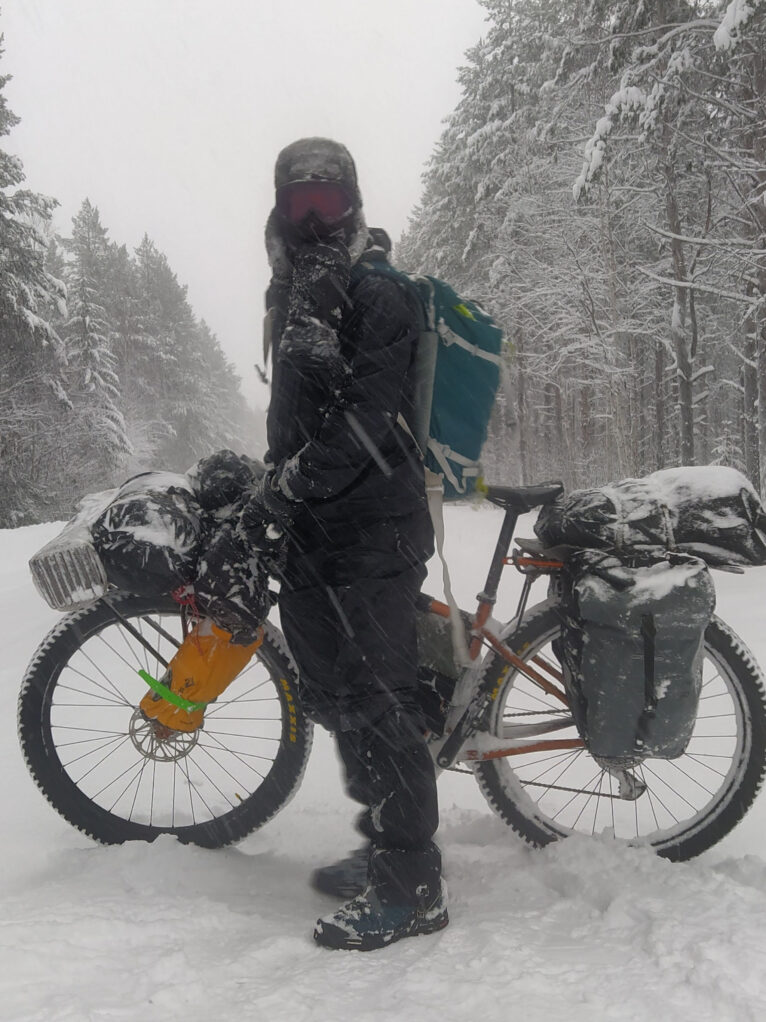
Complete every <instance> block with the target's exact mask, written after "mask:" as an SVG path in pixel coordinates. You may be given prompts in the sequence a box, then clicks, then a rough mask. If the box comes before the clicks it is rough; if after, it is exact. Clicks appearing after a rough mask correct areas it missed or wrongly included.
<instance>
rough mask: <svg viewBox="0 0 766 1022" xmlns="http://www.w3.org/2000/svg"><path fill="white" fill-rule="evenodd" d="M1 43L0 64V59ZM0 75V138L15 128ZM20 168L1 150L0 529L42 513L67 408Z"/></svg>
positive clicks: (38, 229)
mask: <svg viewBox="0 0 766 1022" xmlns="http://www.w3.org/2000/svg"><path fill="white" fill-rule="evenodd" d="M2 41H3V37H2V35H0V57H1V56H2V53H3V49H2ZM9 77H10V76H9V75H0V137H2V136H5V135H8V134H9V132H10V131H11V129H12V128H13V127H14V125H16V124H17V123H18V121H19V118H18V117H17V116H16V115H15V114H14V113H13V112H12V111H11V110H10V109H9V107H8V104H7V101H6V98H5V95H4V89H5V86H6V84H7V82H8V80H9ZM23 180H24V171H23V167H22V163H21V160H19V159H18V157H16V156H12V155H10V154H9V153H7V152H6V151H5V150H2V149H0V346H1V347H2V359H0V528H2V527H7V526H12V525H16V524H20V523H23V522H26V521H30V520H33V519H34V517H35V515H36V513H39V511H40V509H41V508H45V507H49V506H50V505H49V501H48V494H47V490H46V475H47V471H46V470H47V468H48V465H49V460H50V458H51V457H52V456H53V455H54V452H55V451H56V445H57V440H58V430H57V426H56V423H57V418H58V416H59V415H60V413H61V410H62V408H64V407H65V406H66V404H67V396H66V392H65V390H64V386H63V381H62V376H61V368H62V352H61V344H60V341H59V338H58V336H57V335H56V332H55V330H54V329H53V328H52V326H51V322H50V320H51V316H52V314H53V310H54V308H55V306H56V303H57V302H59V301H61V300H62V298H63V286H62V285H61V283H60V282H59V281H58V280H56V279H55V278H54V277H53V276H52V275H51V274H49V273H48V272H47V271H46V269H45V250H46V246H47V239H46V230H47V227H48V225H49V222H50V216H51V211H52V209H53V208H54V206H55V205H56V203H55V202H54V201H53V200H52V199H48V198H45V197H43V196H42V195H38V194H36V193H35V192H32V191H29V190H28V189H22V188H20V187H19V186H20V185H21V184H22V182H23Z"/></svg>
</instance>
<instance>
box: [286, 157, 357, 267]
mask: <svg viewBox="0 0 766 1022" xmlns="http://www.w3.org/2000/svg"><path fill="white" fill-rule="evenodd" d="M296 181H337V182H338V183H340V184H342V185H343V186H344V188H345V189H346V190H347V191H348V193H349V195H350V196H351V199H352V209H351V213H350V214H349V216H348V217H347V218H346V220H345V221H343V222H341V223H340V224H339V225H338V228H337V229H338V230H340V231H341V233H342V236H343V241H344V243H345V245H346V246H347V248H348V250H349V256H350V259H351V263H352V265H353V263H355V262H356V261H357V259H359V257H360V256H361V255H362V253H363V252H364V250H365V248H366V247H367V243H368V240H369V234H368V230H367V225H366V223H365V220H364V215H363V213H362V195H361V192H360V191H359V184H358V181H357V177H356V167H355V165H354V161H353V158H352V156H351V153H350V152H349V151H348V149H347V148H346V147H345V146H344V145H341V143H340V142H335V141H333V139H330V138H301V139H298V141H297V142H292V143H291V144H290V145H288V146H286V147H285V148H284V149H283V150H282V151H281V152H280V154H279V156H278V157H277V162H276V166H275V168H274V187H275V188H276V189H278V188H281V187H283V186H284V185H287V184H292V183H294V182H296ZM301 243H305V239H304V238H301V236H300V235H299V234H298V233H297V232H296V230H295V228H294V227H293V226H292V225H291V224H288V223H286V221H285V220H284V219H283V218H282V217H281V216H280V215H279V213H278V212H277V211H276V209H275V210H273V211H272V213H271V216H270V217H269V220H268V223H267V224H266V252H267V254H268V257H269V264H270V265H271V268H272V271H273V274H274V277H275V278H276V279H277V280H281V279H284V278H285V277H286V276H287V275H288V274H289V264H290V263H291V262H292V260H291V252H292V250H293V249H294V248H295V247H296V246H298V245H300V244H301ZM286 264H287V265H286Z"/></svg>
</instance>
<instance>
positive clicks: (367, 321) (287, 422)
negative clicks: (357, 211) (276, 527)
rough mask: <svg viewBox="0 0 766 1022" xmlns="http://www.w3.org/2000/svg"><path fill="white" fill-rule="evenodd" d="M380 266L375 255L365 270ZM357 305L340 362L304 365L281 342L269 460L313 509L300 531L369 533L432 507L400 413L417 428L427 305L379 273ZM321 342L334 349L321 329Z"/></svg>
mask: <svg viewBox="0 0 766 1022" xmlns="http://www.w3.org/2000/svg"><path fill="white" fill-rule="evenodd" d="M376 257H377V258H382V256H377V253H376V254H374V255H373V254H370V253H367V254H365V257H364V261H365V264H366V265H367V266H370V267H373V266H374V262H373V260H374V259H375V258H376ZM348 297H349V304H347V306H346V307H345V310H344V311H343V313H342V318H341V323H340V328H339V330H338V333H337V336H338V341H339V352H338V351H337V350H336V351H335V352H333V351H331V350H328V352H327V356H328V357H327V360H326V361H325V360H323V359H322V358H319V359H316V358H310V359H308V360H305V359H304V360H303V362H302V361H301V359H300V358H297V359H296V358H294V357H290V356H289V355H285V353H284V352H282V351H280V343H279V341H278V340H275V342H274V347H275V352H274V374H273V382H272V397H271V403H270V406H269V413H268V420H267V431H268V443H269V455H268V459H269V460H270V461H271V462H273V464H274V465H275V466H276V469H277V473H278V477H279V478H280V480H281V483H282V485H283V487H284V488H285V489H286V490H288V491H289V493H290V495H291V496H292V497H293V498H294V499H295V500H296V501H299V502H304V503H303V504H302V505H301V506H302V508H303V511H302V514H301V515H300V516H299V520H298V523H297V524H298V526H299V527H300V524H301V521H306V519H307V518H308V519H309V520H311V521H313V522H317V523H321V521H322V520H324V521H327V522H331V521H338V520H340V519H346V520H348V521H349V522H351V521H354V522H357V523H360V522H364V521H365V520H373V519H377V518H382V517H383V518H384V517H389V516H392V515H405V514H411V513H412V512H413V511H416V510H420V509H424V508H425V507H426V501H425V491H424V483H423V468H422V464H421V462H420V460H419V457H418V454H417V450H416V447H415V444H414V441H413V440H412V438H411V437H410V436H409V434H408V432H407V431H406V430H405V429H404V428H403V427H402V426H401V425H400V424H399V422H398V421H397V420H398V417H399V415H400V413H401V414H402V415H403V417H404V419H405V420H409V421H411V420H412V415H411V409H412V399H413V395H412V379H411V377H412V374H411V372H410V370H411V367H412V362H413V357H414V350H415V341H416V339H417V336H418V330H419V312H418V308H417V305H416V301H417V299H416V298H415V296H414V295H412V294H411V293H410V292H409V291H408V289H406V287H405V286H404V285H402V284H400V283H399V282H398V281H396V280H394V279H392V278H391V277H388V276H384V275H383V274H382V273H381V274H377V273H375V272H374V270H371V271H370V272H363V273H359V271H358V270H357V271H355V272H354V274H353V275H352V283H351V285H350V287H349V289H348ZM317 340H318V345H320V346H321V345H326V338H325V335H324V334H323V333H322V330H321V324H319V323H317ZM338 355H339V356H340V358H338ZM308 524H309V523H308V521H306V525H307V526H308Z"/></svg>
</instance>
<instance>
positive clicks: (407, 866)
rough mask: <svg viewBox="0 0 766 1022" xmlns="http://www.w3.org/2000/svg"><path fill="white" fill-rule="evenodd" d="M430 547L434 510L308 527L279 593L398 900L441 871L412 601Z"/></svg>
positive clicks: (307, 697) (310, 704)
mask: <svg viewBox="0 0 766 1022" xmlns="http://www.w3.org/2000/svg"><path fill="white" fill-rule="evenodd" d="M432 550H433V532H432V529H431V522H430V518H429V517H428V512H427V511H423V512H417V513H415V514H412V515H408V516H404V517H399V518H386V519H384V520H383V519H381V520H376V521H371V522H367V523H366V524H364V525H360V524H359V523H351V524H349V523H348V522H344V523H343V524H342V525H332V526H327V525H326V524H325V526H324V527H323V528H322V529H321V530H320V529H319V527H318V526H317V527H312V528H310V529H304V530H301V532H299V533H296V534H294V535H293V536H292V537H291V542H290V545H289V549H288V556H287V564H286V569H285V576H284V580H283V583H282V587H281V593H280V600H279V606H280V613H281V619H282V626H283V629H284V633H285V637H286V639H287V643H288V645H289V647H290V651H291V653H292V655H293V657H294V658H295V661H296V663H297V665H298V672H299V675H300V693H301V699H302V702H303V705H304V707H305V709H306V711H307V713H308V715H309V716H310V717H312V718H313V719H314V720H315V721H317V722H318V723H320V724H322V725H323V726H324V727H326V728H327V729H328V730H330V731H332V732H334V733H335V736H336V739H337V745H338V751H339V753H340V756H341V759H342V762H343V765H344V768H345V774H346V787H347V792H348V794H349V795H350V796H351V798H353V799H354V800H356V801H357V802H360V803H361V804H362V805H363V806H364V811H363V812H362V814H361V817H360V819H359V823H358V827H359V830H360V831H361V833H362V834H363V835H364V836H365V837H366V838H367V839H368V841H369V842H370V846H371V849H372V854H371V857H370V866H369V876H368V879H369V882H370V883H371V884H372V885H373V886H374V887H375V889H376V891H377V893H378V894H379V896H380V897H381V898H382V900H384V901H386V900H387V901H391V902H396V903H410V902H414V903H416V902H417V901H418V899H419V898H420V897H422V895H423V893H424V890H425V892H426V893H430V892H431V891H438V884H439V879H440V876H441V855H440V853H439V850H438V848H437V847H436V845H435V844H434V842H433V840H432V838H433V835H434V833H435V831H436V828H437V826H438V804H437V796H436V777H435V772H434V766H433V761H432V759H431V755H430V753H429V751H428V748H427V745H426V740H425V737H424V735H425V731H426V725H425V723H424V720H423V715H422V710H421V707H420V704H419V700H418V695H417V637H416V626H415V612H414V604H415V598H416V596H417V594H418V592H419V591H420V587H421V585H422V583H423V580H424V578H425V575H426V569H425V561H426V560H427V559H428V557H429V556H430V553H431V552H432ZM424 885H425V887H424Z"/></svg>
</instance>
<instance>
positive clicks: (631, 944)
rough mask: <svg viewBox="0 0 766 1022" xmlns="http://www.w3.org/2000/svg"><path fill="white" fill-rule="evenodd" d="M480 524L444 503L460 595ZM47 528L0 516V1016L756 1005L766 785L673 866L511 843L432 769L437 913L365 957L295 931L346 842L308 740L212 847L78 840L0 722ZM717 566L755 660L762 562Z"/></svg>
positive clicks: (468, 594)
mask: <svg viewBox="0 0 766 1022" xmlns="http://www.w3.org/2000/svg"><path fill="white" fill-rule="evenodd" d="M497 521H498V520H497V518H496V516H495V513H494V512H492V511H482V512H474V511H472V510H471V509H468V508H461V509H456V510H451V511H449V512H448V515H447V529H448V537H449V544H448V551H451V552H450V561H451V563H452V564H453V565H454V567H453V574H454V577H453V582H454V584H455V589H456V594H457V596H458V599H459V600H460V601H461V602H465V603H468V604H470V603H471V601H472V599H473V595H474V594H475V593H476V592H477V591H478V589H479V588H480V587H481V584H482V582H483V577H482V571H481V570H478V571H477V568H476V565H477V563H481V561H482V559H483V558H485V557H486V556H487V551H488V550H489V549H490V548H491V545H492V541H493V538H494V537H493V530H494V528H495V526H496V524H497ZM55 531H56V527H55V526H38V527H33V528H29V529H19V530H15V531H5V532H3V531H0V563H1V564H2V569H0V614H1V615H2V620H3V621H4V623H5V628H4V630H3V633H4V634H3V640H2V650H3V655H2V658H1V660H0V664H1V665H2V666H0V699H2V714H0V770H1V771H2V777H3V781H4V783H3V785H2V795H1V796H0V797H1V798H2V818H3V821H4V823H5V827H4V833H3V837H2V839H1V840H2V845H1V848H2V851H1V853H0V855H1V858H0V895H1V896H2V903H3V912H2V938H1V941H2V949H0V1020H2V1022H5V1020H8V1022H11V1020H12V1022H59V1020H77V1022H81V1020H93V1022H106V1020H109V1022H111V1020H141V1022H151V1020H155V1019H156V1020H163V1022H171V1020H176V1019H178V1020H182V1019H183V1020H185V1022H197V1020H203V1019H204V1020H207V1019H210V1018H217V1019H220V1020H222V1022H229V1020H232V1022H233V1020H240V1019H259V1020H260V1019H264V1020H268V1022H282V1020H285V1022H287V1020H290V1022H303V1020H309V1019H312V1020H313V1019H322V1020H328V1022H335V1020H343V1022H345V1020H352V1019H353V1020H354V1022H378V1020H383V1019H390V1018H392V1017H401V1018H407V1019H409V1018H412V1019H417V1020H418V1022H432V1020H433V1022H452V1020H455V1022H458V1020H464V1019H467V1018H469V1017H474V1018H480V1019H482V1020H484V1022H505V1020H517V1019H518V1020H521V1019H523V1020H524V1022H538V1020H539V1022H542V1020H545V1022H549V1020H550V1019H554V1018H566V1019H567V1020H568V1022H586V1020H587V1022H602V1020H606V1022H611V1020H615V1022H622V1020H635V1022H643V1020H646V1022H649V1020H651V1022H661V1020H665V1019H668V1020H670V1019H673V1020H674V1022H692V1020H694V1022H702V1020H710V1022H729V1020H731V1022H749V1020H756V1019H758V1020H760V1019H762V1018H763V1017H764V1014H765V1013H766V852H765V851H764V838H766V796H764V795H762V796H761V797H760V798H759V800H758V801H757V802H756V805H755V807H754V809H753V810H752V811H751V813H750V815H749V817H748V818H747V820H746V821H745V822H744V823H743V824H742V825H741V826H740V827H739V828H738V829H737V830H736V831H735V832H734V833H733V834H732V835H731V836H730V837H729V838H727V839H726V840H725V841H724V842H723V843H722V844H721V845H719V846H718V847H717V848H716V849H714V850H713V851H711V852H709V853H707V854H706V855H704V856H703V857H701V858H700V859H698V860H695V861H693V862H691V863H687V864H683V865H671V864H669V863H667V862H665V861H663V860H658V859H656V858H655V857H654V856H652V855H651V854H650V853H649V852H646V851H643V850H631V849H626V848H622V847H619V846H615V845H613V844H612V843H611V842H609V841H606V840H603V841H591V840H586V839H577V840H574V839H573V840H570V841H567V842H565V843H562V844H560V845H558V846H555V847H552V848H549V849H547V850H545V851H531V850H529V849H527V848H526V847H525V846H524V845H523V843H522V842H521V841H520V840H518V839H516V838H515V837H514V835H513V834H512V832H511V831H510V830H509V829H508V828H506V827H505V826H504V825H503V824H502V823H501V822H500V821H499V820H498V819H496V818H495V817H494V816H493V815H492V814H491V813H490V811H489V809H488V808H487V807H486V806H485V804H484V802H483V800H482V799H481V796H480V795H479V792H478V789H477V787H476V785H475V783H474V782H473V780H472V778H470V777H467V776H454V777H453V776H449V777H446V778H442V780H441V782H440V793H441V800H442V826H441V830H440V834H439V840H440V843H441V845H442V848H443V851H444V855H445V861H446V866H447V870H448V880H449V885H450V890H451V906H450V914H451V919H452V922H451V925H450V927H449V928H448V929H447V930H445V931H444V932H443V933H442V934H439V935H437V936H435V937H429V938H418V939H416V940H408V941H403V942H402V943H400V944H398V945H396V946H395V947H393V948H390V949H387V950H385V951H382V952H378V953H376V954H371V955H360V954H351V953H346V954H344V953H340V952H337V953H332V952H327V951H324V950H322V949H319V948H316V947H315V946H314V944H313V942H312V940H311V931H312V927H313V921H314V919H315V918H316V917H317V915H319V914H320V913H323V912H326V911H327V910H328V909H330V908H332V903H331V902H328V901H327V900H326V899H324V898H322V897H321V896H320V895H318V894H315V893H314V892H313V891H311V890H310V889H309V887H308V886H307V878H308V875H309V873H310V871H311V869H312V868H313V867H314V866H315V865H317V864H319V863H323V862H325V861H329V860H330V859H332V858H334V857H336V856H338V855H339V854H341V853H343V852H345V851H346V849H347V848H349V847H351V846H352V845H353V843H354V839H353V835H352V834H351V831H350V823H351V819H352V817H353V808H352V806H351V805H350V804H349V803H348V802H347V801H346V800H345V799H344V797H343V795H342V793H341V788H340V781H339V774H338V768H337V766H336V763H335V759H334V755H333V752H332V749H331V747H330V744H329V742H328V741H327V740H326V738H325V737H324V736H323V735H317V738H316V740H315V747H314V751H313V753H312V759H311V763H310V765H309V772H308V776H307V778H306V780H305V782H304V785H303V787H302V789H301V791H300V792H299V794H298V795H297V797H296V798H295V799H294V801H293V802H292V803H291V804H290V805H289V806H288V807H287V809H285V810H284V812H283V813H281V814H280V815H279V816H278V817H277V818H276V819H275V820H273V821H272V822H271V823H270V824H268V825H267V826H266V827H265V828H264V829H263V830H262V831H260V832H258V833H256V834H255V835H253V836H252V837H250V838H248V839H247V840H245V841H244V842H243V843H242V844H241V845H239V846H238V847H236V848H234V849H229V850H226V851H222V852H207V851H202V850H200V849H196V848H189V847H184V846H181V845H178V844H177V843H176V842H174V841H173V840H171V839H163V840H160V841H158V842H156V843H155V844H154V845H151V846H144V845H138V844H133V845H128V846H122V847H108V848H107V847H100V846H97V845H95V844H93V843H92V842H90V841H89V840H88V839H87V838H85V837H83V836H82V835H80V834H79V833H78V832H76V831H75V830H74V829H72V828H71V827H70V826H69V825H68V824H67V823H65V822H64V821H63V820H62V819H60V818H59V817H58V816H57V815H56V813H54V812H53V810H51V809H50V808H49V806H48V805H47V803H45V802H44V800H43V799H42V797H41V796H40V795H39V793H38V792H37V790H36V789H35V787H34V785H33V784H32V782H31V781H30V780H29V778H28V776H27V774H26V770H25V768H24V765H23V762H22V760H21V756H20V754H19V751H18V746H17V742H16V735H15V701H16V695H17V692H18V687H19V681H20V678H21V675H22V673H23V670H24V668H25V666H26V663H27V661H28V660H29V658H30V656H31V654H32V652H33V650H34V648H35V646H36V645H37V642H38V641H39V640H40V638H41V637H42V635H43V633H44V632H45V631H46V630H47V629H48V628H49V627H50V626H51V625H52V624H53V622H54V621H55V620H56V617H57V615H55V614H54V613H53V612H52V611H49V610H48V609H47V608H46V607H45V606H44V605H43V604H42V602H41V601H40V599H39V598H38V597H37V596H36V594H35V593H34V591H33V589H32V586H31V582H30V581H29V577H28V574H27V571H26V561H27V559H28V557H29V556H30V554H31V553H32V552H33V551H34V550H35V549H37V548H38V547H39V546H41V545H42V544H43V543H44V542H45V541H46V540H47V539H48V538H49V537H50V536H52V535H53V534H54V533H55ZM527 532H528V530H527ZM434 575H435V576H436V575H438V570H437V569H436V568H434ZM715 580H716V585H717V588H718V594H719V613H720V615H721V616H722V617H723V618H724V619H726V620H727V621H729V622H730V623H731V624H732V625H733V626H734V627H735V628H736V629H737V630H738V631H740V633H741V634H742V636H743V637H744V639H745V640H746V641H747V642H748V643H749V644H750V646H751V648H752V649H753V651H754V653H755V654H756V656H757V658H758V659H759V660H760V661H761V663H766V627H765V626H766V600H765V599H764V594H765V591H766V569H753V570H751V571H750V572H748V574H747V575H746V576H744V577H742V576H730V575H721V574H716V576H715ZM514 586H515V581H514V580H512V579H509V580H508V583H507V584H506V589H505V590H504V595H503V602H502V603H501V605H500V607H499V608H498V616H503V613H506V614H507V613H509V612H510V610H511V608H512V603H513V598H512V597H513V589H514ZM431 591H432V592H437V591H438V586H437V585H436V584H432V586H431ZM540 595H541V596H542V594H540Z"/></svg>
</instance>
